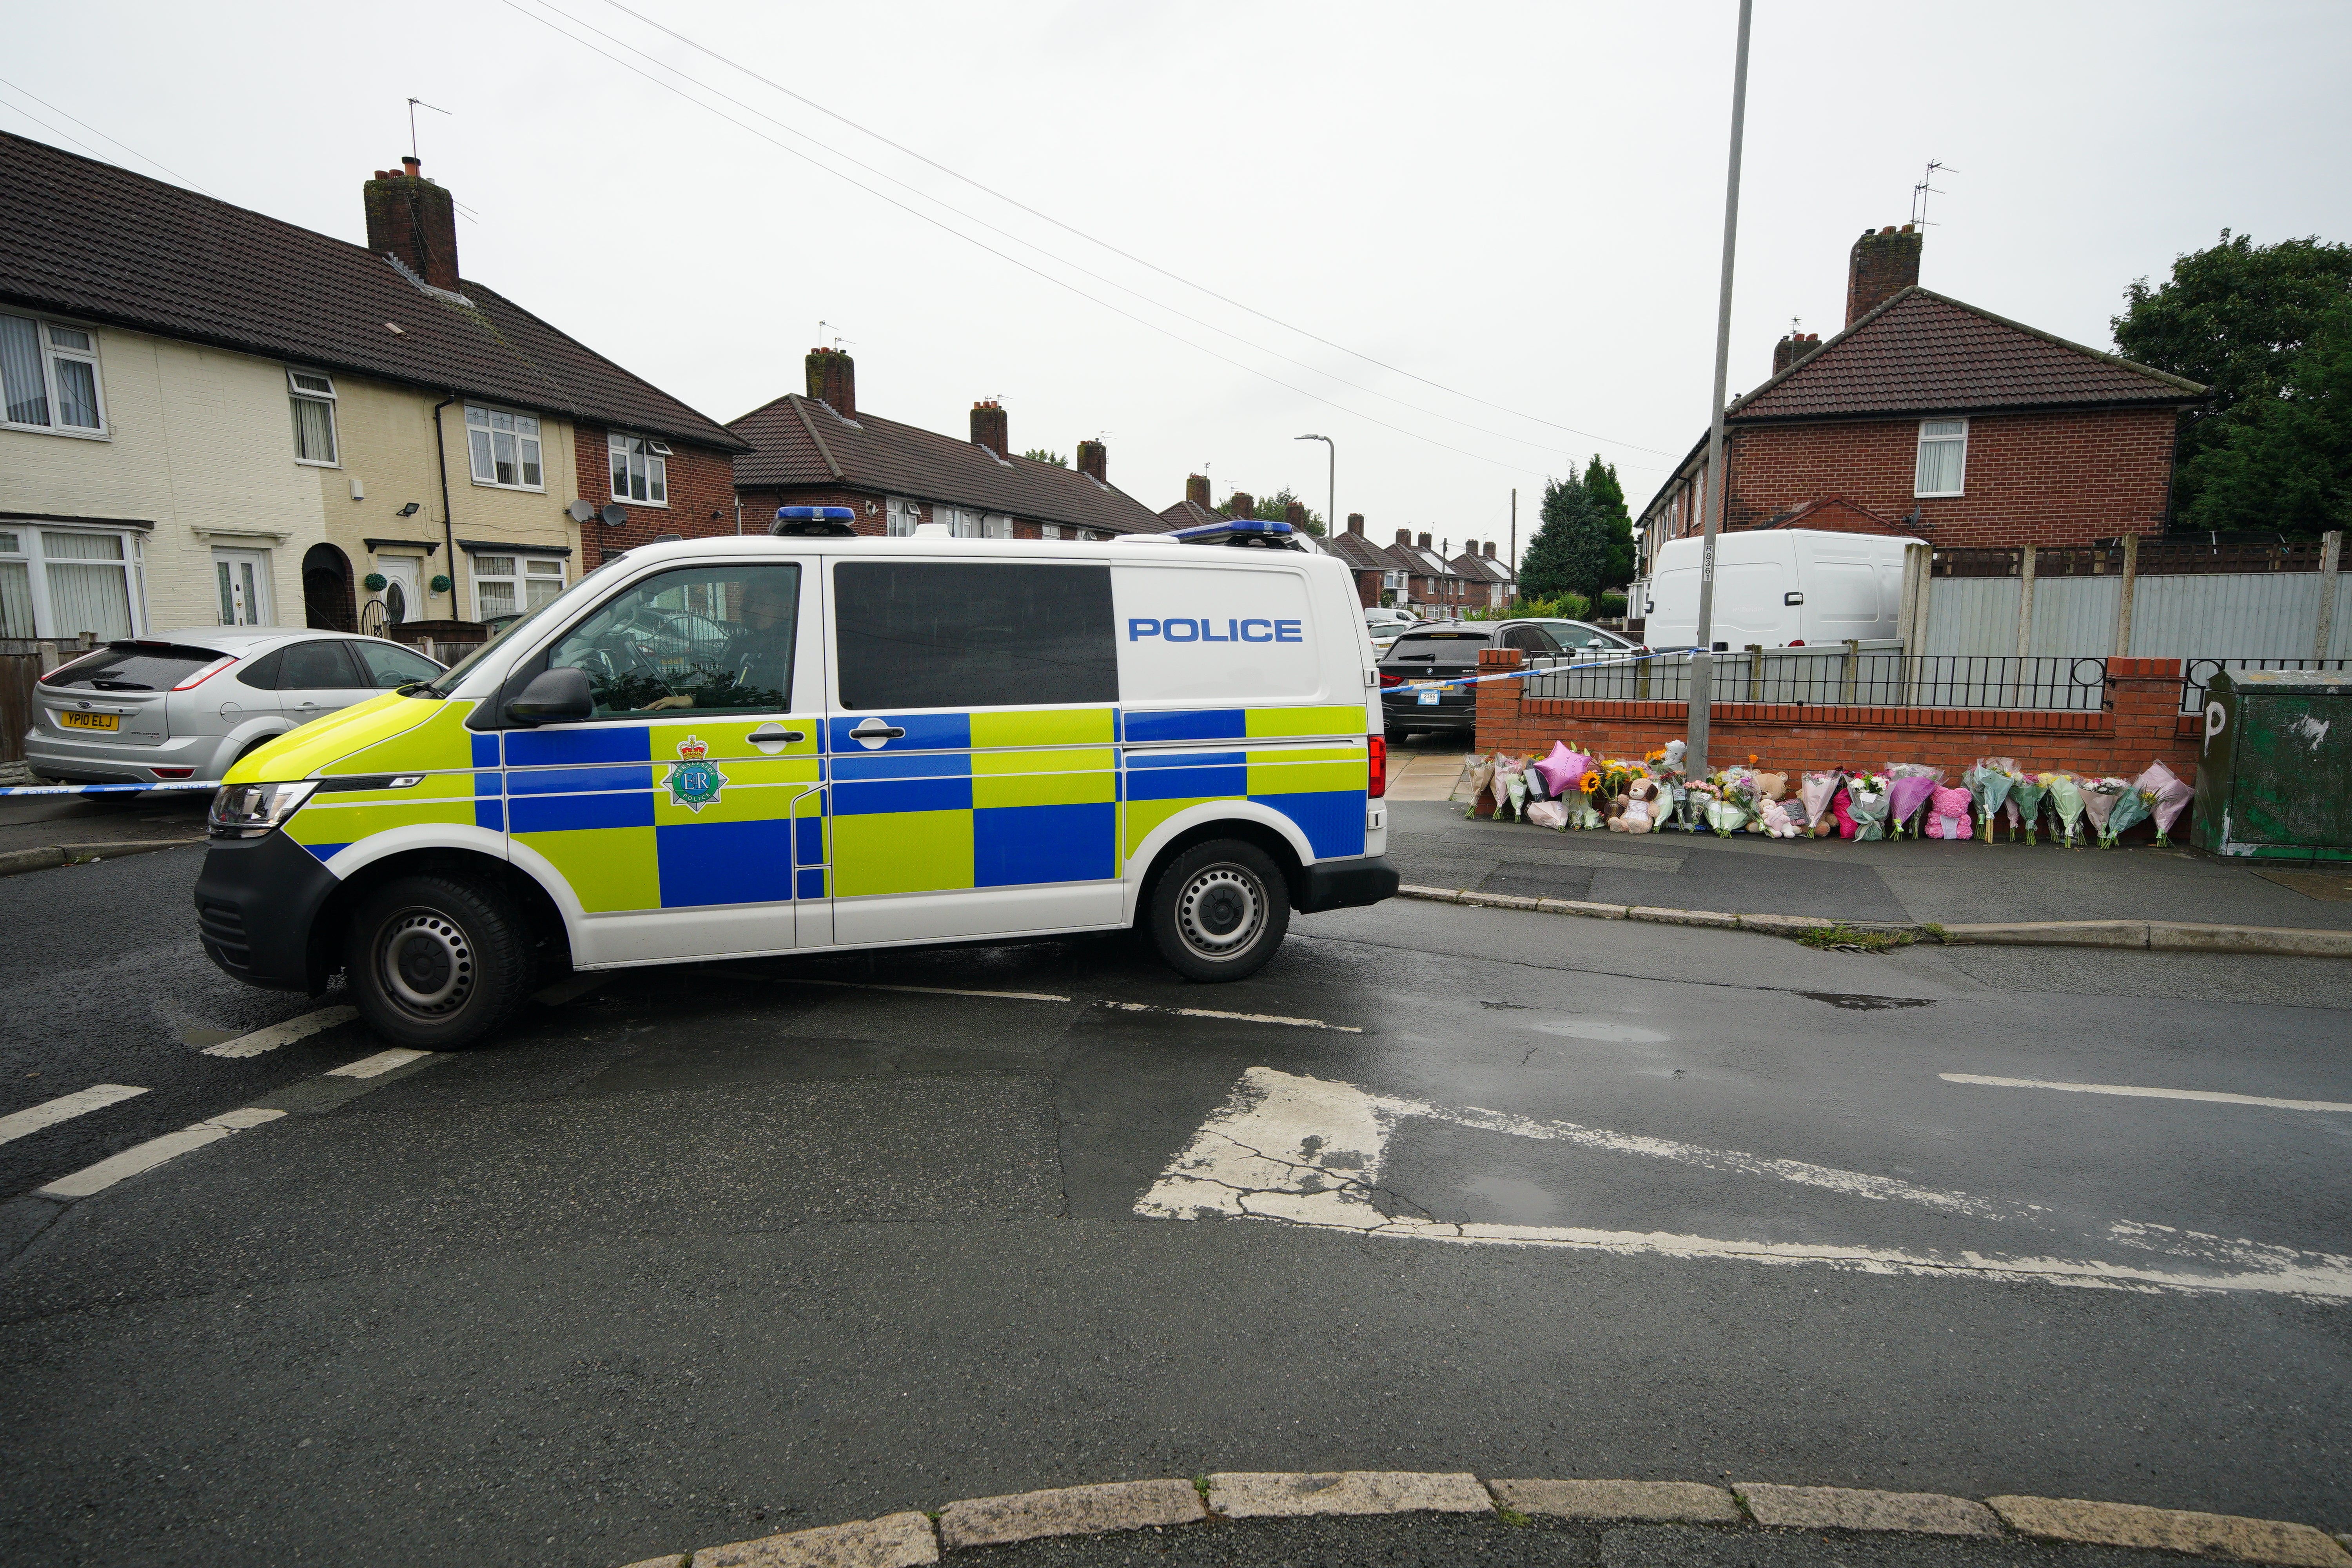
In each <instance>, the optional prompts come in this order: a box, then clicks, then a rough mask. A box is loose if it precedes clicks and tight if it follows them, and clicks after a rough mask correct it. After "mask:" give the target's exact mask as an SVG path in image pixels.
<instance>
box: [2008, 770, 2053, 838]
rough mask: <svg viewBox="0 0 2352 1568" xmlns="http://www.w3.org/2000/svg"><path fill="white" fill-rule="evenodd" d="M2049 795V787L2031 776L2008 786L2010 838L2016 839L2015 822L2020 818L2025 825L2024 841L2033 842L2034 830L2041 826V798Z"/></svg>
mask: <svg viewBox="0 0 2352 1568" xmlns="http://www.w3.org/2000/svg"><path fill="white" fill-rule="evenodd" d="M2049 793H2050V786H2049V785H2047V784H2043V783H2042V781H2041V780H2040V779H2038V778H2035V777H2033V776H2032V775H2031V774H2028V775H2026V776H2024V777H2022V778H2020V779H2019V780H2018V781H2017V782H2016V783H2015V784H2011V785H2010V786H2009V809H2010V814H2011V830H2010V837H2012V838H2014V837H2016V826H2015V824H2016V821H2017V820H2018V819H2019V818H2022V819H2023V820H2024V823H2025V841H2026V843H2028V844H2032V843H2033V842H2034V837H2033V835H2034V829H2035V828H2037V827H2039V826H2041V825H2042V796H2043V795H2048V794H2049Z"/></svg>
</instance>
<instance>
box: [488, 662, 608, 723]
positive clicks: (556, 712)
mask: <svg viewBox="0 0 2352 1568" xmlns="http://www.w3.org/2000/svg"><path fill="white" fill-rule="evenodd" d="M506 716H507V718H508V719H509V721H512V722H514V723H517V724H523V725H532V724H561V723H564V722H567V721H577V720H581V719H593V718H594V717H595V716H596V694H595V693H594V692H593V691H591V690H590V689H588V672H587V671H586V670H584V669H581V668H577V667H576V666H573V665H568V664H563V665H558V666H556V667H555V668H553V669H542V670H541V671H540V672H539V673H538V674H537V675H534V676H532V677H531V678H530V685H529V686H526V687H524V688H523V689H522V695H520V697H517V698H516V699H515V700H513V701H511V702H509V703H508V704H507V715H506Z"/></svg>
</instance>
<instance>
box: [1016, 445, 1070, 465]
mask: <svg viewBox="0 0 2352 1568" xmlns="http://www.w3.org/2000/svg"><path fill="white" fill-rule="evenodd" d="M1021 455H1022V456H1023V457H1024V458H1028V459H1029V460H1030V461H1031V462H1033V463H1051V464H1053V465H1054V467H1055V468H1068V467H1069V466H1070V459H1069V458H1066V457H1064V456H1062V454H1061V453H1059V452H1048V451H1047V450H1045V447H1030V448H1029V449H1028V450H1027V451H1025V452H1024V453H1022V454H1021Z"/></svg>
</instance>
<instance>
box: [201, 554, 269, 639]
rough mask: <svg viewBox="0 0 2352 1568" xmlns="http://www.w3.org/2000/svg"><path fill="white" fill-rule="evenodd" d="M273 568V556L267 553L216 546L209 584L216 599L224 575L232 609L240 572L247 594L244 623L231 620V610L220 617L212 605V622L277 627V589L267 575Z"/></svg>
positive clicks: (218, 611) (232, 617)
mask: <svg viewBox="0 0 2352 1568" xmlns="http://www.w3.org/2000/svg"><path fill="white" fill-rule="evenodd" d="M276 564H277V561H276V559H275V557H274V555H273V554H272V552H269V551H268V550H251V549H247V548H244V547H241V546H224V545H215V546H214V547H213V556H212V568H213V575H212V582H211V584H210V586H211V587H212V589H213V591H214V593H215V594H216V595H217V594H218V593H219V592H220V590H221V588H222V587H223V585H224V584H223V583H222V574H224V573H226V574H227V578H228V581H227V583H226V587H227V589H228V592H229V594H230V595H231V601H230V602H231V605H232V606H233V605H234V604H235V597H234V595H236V585H237V584H236V579H237V576H238V575H239V574H240V571H242V574H243V575H244V576H245V578H246V586H247V595H246V601H245V613H246V618H245V619H244V620H241V621H240V620H237V619H236V618H234V616H235V611H234V608H232V609H231V611H230V614H229V615H228V616H223V615H222V614H221V606H220V605H219V604H218V603H215V605H214V606H213V619H214V621H215V623H216V624H218V625H220V626H276V625H277V624H278V605H277V597H278V585H277V584H275V583H273V582H271V581H270V571H271V569H272V568H273V567H274V566H275V565H276Z"/></svg>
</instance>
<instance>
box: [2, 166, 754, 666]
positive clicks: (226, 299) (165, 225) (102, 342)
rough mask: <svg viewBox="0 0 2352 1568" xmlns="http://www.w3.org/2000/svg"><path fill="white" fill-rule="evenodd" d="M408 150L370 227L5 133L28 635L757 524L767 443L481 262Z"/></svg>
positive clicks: (404, 612) (548, 587)
mask: <svg viewBox="0 0 2352 1568" xmlns="http://www.w3.org/2000/svg"><path fill="white" fill-rule="evenodd" d="M403 162H404V166H403V167H401V168H397V169H393V170H388V171H380V172H378V173H377V174H375V176H374V177H373V179H371V180H368V181H367V182H365V184H364V185H363V187H362V193H361V195H362V200H363V203H364V206H365V212H366V221H367V243H366V244H365V245H354V244H352V243H350V242H349V241H346V240H341V239H337V238H334V237H331V236H329V235H324V234H319V233H316V232H314V231H312V230H310V229H306V228H299V227H297V226H294V225H292V224H289V223H284V222H281V221H279V220H278V219H276V218H273V217H269V216H266V215H264V214H261V213H257V212H252V211H249V210H247V209H246V208H243V207H239V206H234V205H230V204H229V203H227V202H223V201H218V200H215V198H213V197H211V196H205V195H198V194H196V193H195V192H194V191H189V190H185V189H183V188H182V187H180V186H178V185H173V184H166V183H164V182H163V181H159V180H152V179H148V178H146V177H144V176H143V175H139V174H131V173H130V172H128V171H126V170H123V169H120V168H117V167H115V166H114V165H113V164H110V163H100V162H98V161H96V160H94V159H89V158H84V157H79V156H77V155H75V154H73V153H67V152H63V151H61V150H59V149H58V148H55V147H50V146H47V145H46V144H44V143H42V142H35V141H31V140H28V139H27V138H25V137H21V136H14V135H5V134H0V389H5V405H4V406H0V415H5V417H0V636H5V637H73V636H75V635H77V634H79V633H82V632H93V633H96V634H97V635H99V636H100V637H127V636H140V635H145V634H147V633H149V632H152V631H162V630H168V629H170V628H173V627H175V626H203V625H208V624H213V623H219V624H224V625H259V626H319V627H329V628H338V629H354V628H356V627H358V626H362V625H364V626H368V627H369V628H370V629H373V628H376V627H379V626H385V625H387V624H391V623H405V624H407V626H409V628H410V629H411V630H412V631H414V630H418V629H422V628H424V627H427V626H447V624H448V623H452V622H456V623H472V622H478V621H479V620H481V619H482V618H484V617H486V616H496V615H502V614H505V613H508V612H510V611H517V610H525V609H529V608H530V606H531V605H536V604H539V603H541V602H542V601H543V600H545V599H547V598H549V597H551V596H552V595H554V594H556V593H559V592H561V591H562V588H563V587H564V586H565V584H569V583H572V582H576V581H577V580H578V578H579V575H580V574H581V573H582V572H583V570H586V569H588V568H591V567H593V566H595V565H596V564H597V563H599V562H600V561H602V560H603V559H604V556H605V555H606V554H607V553H609V552H613V551H614V550H616V549H619V548H624V547H625V546H627V545H630V544H636V543H642V542H645V541H646V540H648V539H651V538H652V537H654V536H655V535H656V534H658V533H677V534H683V535H687V536H689V537H690V536H695V535H702V534H710V533H716V532H720V531H729V532H731V531H733V528H734V500H733V489H732V482H733V475H732V470H731V459H732V458H733V456H734V454H735V453H736V452H737V451H738V450H740V448H741V447H742V443H741V442H740V440H738V439H737V438H736V437H733V436H731V435H730V434H729V433H728V432H727V431H726V430H725V429H724V428H723V427H722V426H719V424H718V423H717V422H716V421H714V420H712V419H709V418H708V417H706V416H703V415H701V414H699V413H698V412H696V411H695V410H694V409H692V408H689V407H688V406H687V405H685V404H683V403H681V402H679V401H678V400H677V398H675V397H672V396H670V395H668V394H667V393H665V392H663V391H662V390H661V389H660V388H658V387H656V386H653V385H651V384H648V383H646V382H645V381H643V380H641V379H640V378H638V377H636V376H635V375H632V374H629V373H628V372H627V371H625V370H624V369H622V368H621V367H620V366H619V365H617V364H614V363H613V362H612V361H610V360H608V359H605V358H604V357H603V356H602V355H600V354H598V353H596V352H595V351H593V349H590V348H588V347H587V346H586V345H585V344H583V343H582V342H579V341H578V340H577V339H574V338H572V337H571V336H570V335H568V334H567V333H565V332H564V331H562V330H561V329H559V328H557V327H555V326H554V325H552V324H551V323H550V322H548V321H543V320H541V318H540V317H538V316H535V315H533V314H531V313H530V311H529V310H525V309H524V308H523V307H522V306H521V305H520V304H518V303H516V302H515V301H514V300H511V299H509V298H508V297H507V296H505V295H503V294H501V293H499V291H498V290H496V289H492V288H490V287H489V286H488V285H487V284H485V283H483V282H482V281H480V280H479V279H472V278H467V277H464V276H462V275H461V273H460V272H459V269H458V265H457V223H456V213H455V210H454V205H453V202H452V198H451V196H450V195H449V193H448V191H446V189H444V188H443V187H442V186H440V185H439V184H436V183H435V182H433V181H431V180H428V179H426V178H425V177H424V175H423V174H422V173H421V171H420V168H419V165H418V164H417V163H416V161H415V160H414V159H407V160H404V161H403ZM614 502H618V503H620V505H621V508H622V513H623V514H625V521H624V522H623V523H622V524H621V525H620V526H618V527H609V526H607V525H606V524H604V522H602V521H594V518H595V514H596V513H597V512H599V511H600V510H603V509H604V508H606V507H608V506H610V505H611V504H613V503H614ZM583 518H586V519H588V520H589V521H581V520H582V519H583ZM371 578H380V579H381V580H382V583H383V585H382V586H381V587H379V588H370V587H368V586H367V585H366V584H367V583H368V582H369V580H370V579H371ZM476 635H477V636H478V634H476ZM457 640H458V641H461V642H462V641H464V640H467V639H466V637H465V636H464V635H463V634H462V633H460V634H458V636H457Z"/></svg>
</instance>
